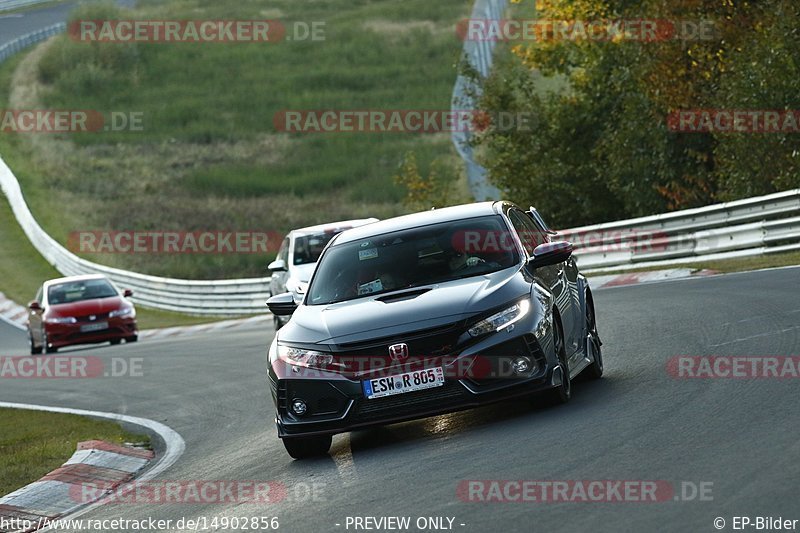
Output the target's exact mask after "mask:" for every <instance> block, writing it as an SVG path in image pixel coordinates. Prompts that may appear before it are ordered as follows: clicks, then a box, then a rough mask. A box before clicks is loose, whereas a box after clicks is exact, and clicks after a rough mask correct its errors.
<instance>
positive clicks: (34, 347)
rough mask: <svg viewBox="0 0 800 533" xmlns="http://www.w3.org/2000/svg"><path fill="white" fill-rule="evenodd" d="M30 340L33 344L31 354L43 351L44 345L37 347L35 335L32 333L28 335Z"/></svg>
mask: <svg viewBox="0 0 800 533" xmlns="http://www.w3.org/2000/svg"><path fill="white" fill-rule="evenodd" d="M28 341H29V342H30V345H31V355H39V354H40V353H42V347H41V346H39V347H36V345H35V344H34V343H33V335H30V334H29V335H28Z"/></svg>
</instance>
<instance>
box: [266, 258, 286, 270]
mask: <svg viewBox="0 0 800 533" xmlns="http://www.w3.org/2000/svg"><path fill="white" fill-rule="evenodd" d="M267 270H271V271H272V272H286V262H285V261H284V260H283V259H276V260H275V261H273V262H272V263H270V264H269V265H268V266H267Z"/></svg>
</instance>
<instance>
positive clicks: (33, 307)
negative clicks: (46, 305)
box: [28, 300, 42, 311]
mask: <svg viewBox="0 0 800 533" xmlns="http://www.w3.org/2000/svg"><path fill="white" fill-rule="evenodd" d="M28 309H30V310H31V311H41V310H42V304H40V303H39V302H37V301H36V300H33V301H32V302H29V303H28Z"/></svg>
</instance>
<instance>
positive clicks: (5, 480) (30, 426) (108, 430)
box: [0, 409, 150, 496]
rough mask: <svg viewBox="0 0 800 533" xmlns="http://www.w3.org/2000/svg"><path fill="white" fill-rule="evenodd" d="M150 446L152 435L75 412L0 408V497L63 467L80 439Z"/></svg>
mask: <svg viewBox="0 0 800 533" xmlns="http://www.w3.org/2000/svg"><path fill="white" fill-rule="evenodd" d="M87 440H103V441H106V442H111V443H115V444H124V443H134V444H137V445H139V444H141V445H143V446H149V445H150V438H149V437H147V436H145V435H137V434H133V433H130V432H128V431H125V430H124V429H122V427H121V426H119V425H118V424H117V423H115V422H108V421H102V420H96V419H92V418H86V417H82V416H76V415H65V414H57V413H45V412H40V411H27V410H20V409H0V472H2V473H3V475H2V476H0V496H2V495H5V494H8V493H10V492H13V491H15V490H17V489H19V488H21V487H24V486H25V485H27V484H28V483H31V482H33V481H36V480H38V479H39V478H41V477H42V476H44V475H45V474H48V473H49V472H52V471H53V470H55V469H56V468H58V467H60V466H61V465H62V464H64V462H66V460H67V459H69V458H70V457H71V456H72V454H73V453H75V449H76V445H77V444H78V443H79V442H82V441H87Z"/></svg>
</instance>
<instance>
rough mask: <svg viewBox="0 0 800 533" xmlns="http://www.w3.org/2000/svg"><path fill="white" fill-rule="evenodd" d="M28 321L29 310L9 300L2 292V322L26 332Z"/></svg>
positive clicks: (0, 315)
mask: <svg viewBox="0 0 800 533" xmlns="http://www.w3.org/2000/svg"><path fill="white" fill-rule="evenodd" d="M27 319H28V310H27V309H25V308H24V307H22V306H21V305H19V304H18V303H17V302H14V301H12V300H9V299H8V298H7V297H6V295H5V294H3V293H2V292H0V320H2V321H3V322H6V323H8V324H10V325H12V326H14V327H15V328H17V329H23V330H24V329H25V322H26V321H27Z"/></svg>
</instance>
